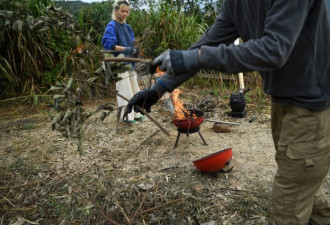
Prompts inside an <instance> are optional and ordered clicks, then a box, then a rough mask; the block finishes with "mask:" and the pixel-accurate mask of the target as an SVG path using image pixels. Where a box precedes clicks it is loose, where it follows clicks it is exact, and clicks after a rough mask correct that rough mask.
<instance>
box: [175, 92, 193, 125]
mask: <svg viewBox="0 0 330 225" xmlns="http://www.w3.org/2000/svg"><path fill="white" fill-rule="evenodd" d="M181 93H182V91H181V90H180V89H174V90H173V92H172V93H171V99H172V102H173V105H174V111H175V113H174V116H173V117H174V118H175V119H177V120H189V119H190V113H189V111H188V110H187V109H186V108H185V107H184V106H183V102H182V101H181V100H180V99H179V95H180V94H181ZM192 116H193V119H197V116H196V114H193V115H192Z"/></svg>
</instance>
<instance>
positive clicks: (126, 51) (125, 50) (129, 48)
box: [124, 47, 134, 54]
mask: <svg viewBox="0 0 330 225" xmlns="http://www.w3.org/2000/svg"><path fill="white" fill-rule="evenodd" d="M124 52H125V53H128V54H133V52H134V48H132V47H125V49H124Z"/></svg>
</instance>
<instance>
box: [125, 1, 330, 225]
mask: <svg viewBox="0 0 330 225" xmlns="http://www.w3.org/2000/svg"><path fill="white" fill-rule="evenodd" d="M329 21H330V19H329V18H328V12H327V6H326V3H325V0H289V1H288V0H226V1H225V2H224V4H223V9H222V12H221V14H220V15H219V16H218V18H217V20H216V22H215V23H214V24H213V25H212V26H211V27H210V28H209V29H208V30H207V31H206V32H205V33H204V35H203V36H202V37H201V39H200V40H199V41H198V42H197V43H195V44H194V45H193V46H192V47H191V48H190V49H189V50H186V51H183V50H170V51H166V52H164V53H163V54H161V55H160V56H158V57H157V58H156V59H155V60H154V62H153V63H154V64H155V65H160V69H161V70H165V71H166V72H167V74H165V75H163V76H162V77H161V78H160V79H158V80H157V82H156V84H155V85H154V86H152V87H151V88H150V89H149V90H144V91H141V92H139V93H137V94H136V95H135V96H134V97H133V98H132V99H131V101H130V102H129V104H128V107H127V110H128V111H130V110H132V108H133V107H134V105H139V106H141V107H144V108H145V109H146V110H147V111H148V112H150V110H151V106H152V105H153V104H155V103H156V102H157V100H158V99H159V98H160V96H161V95H162V94H163V93H164V92H166V91H168V92H171V91H172V90H173V89H174V88H176V87H178V86H179V85H180V84H182V83H183V82H185V81H186V80H188V79H189V78H190V77H192V76H193V75H194V74H196V72H197V71H198V70H200V69H215V70H219V71H222V72H230V73H237V72H246V71H259V72H260V74H261V76H262V79H263V90H264V92H265V93H267V94H269V95H271V97H272V135H273V140H274V144H275V149H276V162H277V165H278V170H277V173H276V175H275V178H274V183H273V189H272V203H273V221H274V224H277V225H285V224H288V225H289V224H290V225H293V224H301V225H306V224H307V223H310V224H320V225H326V224H328V223H330V206H329V203H328V202H327V198H326V196H325V195H324V193H323V192H322V189H321V186H322V182H323V181H324V180H325V178H326V176H327V174H328V171H329V165H330V24H329ZM238 37H240V38H242V40H243V41H244V43H243V44H241V45H236V46H235V45H233V44H232V43H233V42H234V40H235V39H237V38H238ZM134 109H135V110H137V109H136V108H134Z"/></svg>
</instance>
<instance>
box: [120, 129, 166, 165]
mask: <svg viewBox="0 0 330 225" xmlns="http://www.w3.org/2000/svg"><path fill="white" fill-rule="evenodd" d="M159 131H160V130H157V131H156V132H154V133H153V134H151V135H150V136H149V137H148V138H147V139H145V140H144V141H142V143H141V144H140V145H139V146H138V147H136V148H135V149H134V150H133V152H132V153H131V154H130V155H129V156H127V157H126V161H127V160H128V159H129V158H130V157H131V156H132V155H133V154H134V153H135V152H136V151H137V150H138V149H139V148H140V147H141V146H142V145H144V144H145V143H146V142H147V141H149V140H150V139H151V138H152V137H153V136H155V135H156V134H158V133H159ZM126 161H125V162H126ZM125 162H123V163H122V164H121V165H120V166H119V167H117V170H118V169H120V168H121V167H122V166H123V165H124V164H125Z"/></svg>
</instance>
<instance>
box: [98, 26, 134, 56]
mask: <svg viewBox="0 0 330 225" xmlns="http://www.w3.org/2000/svg"><path fill="white" fill-rule="evenodd" d="M133 43H134V33H133V30H132V28H131V26H130V25H128V24H127V23H123V24H120V23H118V22H117V21H115V20H112V21H110V22H109V23H108V25H107V27H106V28H105V32H104V35H103V38H102V45H103V47H104V49H106V50H115V47H116V45H119V46H122V47H133ZM118 54H120V52H116V53H114V55H115V56H117V55H118ZM124 54H125V56H127V53H124Z"/></svg>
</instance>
